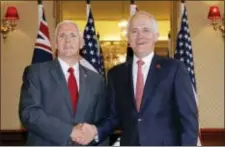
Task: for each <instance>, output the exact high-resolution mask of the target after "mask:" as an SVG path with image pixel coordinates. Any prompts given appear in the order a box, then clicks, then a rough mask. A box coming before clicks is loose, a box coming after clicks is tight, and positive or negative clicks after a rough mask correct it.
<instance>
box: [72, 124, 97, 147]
mask: <svg viewBox="0 0 225 147" xmlns="http://www.w3.org/2000/svg"><path fill="white" fill-rule="evenodd" d="M96 135H97V129H96V127H95V126H94V125H91V124H87V123H82V124H78V125H76V126H74V127H73V130H72V133H71V135H70V137H71V139H72V141H74V142H77V143H79V144H81V145H87V144H89V143H90V142H91V141H92V140H93V139H94V138H95V136H96Z"/></svg>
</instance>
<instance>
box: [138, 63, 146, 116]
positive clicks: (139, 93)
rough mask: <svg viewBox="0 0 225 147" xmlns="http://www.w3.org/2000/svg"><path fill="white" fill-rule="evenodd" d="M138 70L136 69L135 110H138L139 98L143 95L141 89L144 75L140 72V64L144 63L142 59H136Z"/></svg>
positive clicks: (142, 88)
mask: <svg viewBox="0 0 225 147" xmlns="http://www.w3.org/2000/svg"><path fill="white" fill-rule="evenodd" d="M137 65H138V71H137V83H136V107H137V111H138V112H139V109H140V106H141V100H142V96H143V90H144V75H143V72H142V65H144V61H142V60H138V61H137Z"/></svg>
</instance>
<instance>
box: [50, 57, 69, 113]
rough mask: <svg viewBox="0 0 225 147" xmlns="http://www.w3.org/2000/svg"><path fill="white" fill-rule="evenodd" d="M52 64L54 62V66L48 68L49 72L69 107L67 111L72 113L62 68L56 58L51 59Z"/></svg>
mask: <svg viewBox="0 0 225 147" xmlns="http://www.w3.org/2000/svg"><path fill="white" fill-rule="evenodd" d="M53 64H54V66H53V68H52V69H51V70H50V72H51V74H52V76H53V77H54V79H55V81H56V82H57V84H58V86H59V89H60V90H61V92H62V95H63V98H64V99H65V102H66V104H67V106H68V108H69V112H71V115H72V105H71V98H70V94H69V90H68V86H67V82H66V79H65V76H64V74H63V71H62V68H61V66H60V64H59V61H58V60H57V59H56V60H54V61H53Z"/></svg>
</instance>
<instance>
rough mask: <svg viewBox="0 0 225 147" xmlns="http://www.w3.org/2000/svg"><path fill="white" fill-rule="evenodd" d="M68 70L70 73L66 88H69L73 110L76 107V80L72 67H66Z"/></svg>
mask: <svg viewBox="0 0 225 147" xmlns="http://www.w3.org/2000/svg"><path fill="white" fill-rule="evenodd" d="M68 72H69V73H70V75H69V78H68V88H69V91H70V96H71V103H72V108H73V112H75V111H76V107H77V102H78V87H77V81H76V78H75V76H74V69H73V68H71V67H70V68H69V69H68Z"/></svg>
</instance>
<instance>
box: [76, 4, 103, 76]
mask: <svg viewBox="0 0 225 147" xmlns="http://www.w3.org/2000/svg"><path fill="white" fill-rule="evenodd" d="M83 36H84V41H85V45H84V48H83V49H82V50H81V51H80V55H81V56H82V57H83V58H84V59H85V60H86V61H87V62H88V63H89V64H91V65H92V67H93V68H94V69H95V70H96V71H97V72H98V73H100V74H101V75H103V76H104V74H105V73H104V63H103V56H102V51H101V48H100V45H99V42H98V38H97V35H96V31H95V23H94V17H93V15H92V11H91V8H90V11H89V15H88V20H87V24H86V27H85V30H84V35H83Z"/></svg>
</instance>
